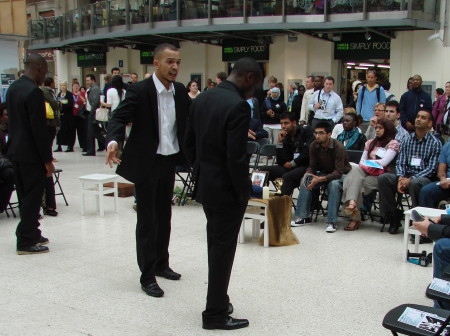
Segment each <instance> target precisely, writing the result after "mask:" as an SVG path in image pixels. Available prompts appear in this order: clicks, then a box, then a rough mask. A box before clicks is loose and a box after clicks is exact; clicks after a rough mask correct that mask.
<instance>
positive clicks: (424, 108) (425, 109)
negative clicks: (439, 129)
mask: <svg viewBox="0 0 450 336" xmlns="http://www.w3.org/2000/svg"><path fill="white" fill-rule="evenodd" d="M419 112H427V113H428V115H429V116H430V117H429V118H428V120H430V121H432V122H434V118H433V112H432V111H431V109H430V108H428V107H421V108H420V109H419V111H417V114H419Z"/></svg>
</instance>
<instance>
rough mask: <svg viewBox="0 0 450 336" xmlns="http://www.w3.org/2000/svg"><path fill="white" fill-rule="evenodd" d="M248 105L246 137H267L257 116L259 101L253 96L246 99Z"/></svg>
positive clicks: (253, 138) (252, 138)
mask: <svg viewBox="0 0 450 336" xmlns="http://www.w3.org/2000/svg"><path fill="white" fill-rule="evenodd" d="M247 103H248V104H249V105H250V109H251V114H250V126H249V129H248V139H249V140H253V141H258V140H259V139H263V138H268V137H269V134H268V133H267V131H266V130H264V128H263V123H262V121H261V119H260V117H259V103H258V99H256V98H255V97H253V98H250V99H247Z"/></svg>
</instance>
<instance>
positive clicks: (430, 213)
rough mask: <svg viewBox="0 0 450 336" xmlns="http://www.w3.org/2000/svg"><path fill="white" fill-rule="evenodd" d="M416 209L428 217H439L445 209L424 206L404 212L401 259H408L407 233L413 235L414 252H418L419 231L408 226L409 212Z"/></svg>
mask: <svg viewBox="0 0 450 336" xmlns="http://www.w3.org/2000/svg"><path fill="white" fill-rule="evenodd" d="M413 210H416V211H417V212H418V213H420V214H421V215H422V216H426V217H429V218H434V217H440V216H441V215H442V214H445V213H446V212H445V210H441V209H433V208H425V207H415V208H413V209H410V210H406V211H405V212H404V214H405V229H404V231H403V261H405V262H406V261H408V245H409V235H410V234H411V235H414V236H415V238H414V253H418V252H419V241H420V232H419V231H417V230H416V229H415V228H414V226H409V220H410V218H411V212H412V211H413Z"/></svg>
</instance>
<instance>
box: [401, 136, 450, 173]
mask: <svg viewBox="0 0 450 336" xmlns="http://www.w3.org/2000/svg"><path fill="white" fill-rule="evenodd" d="M441 148H442V144H441V142H440V141H439V140H438V139H436V138H435V137H434V136H433V135H431V134H430V133H429V132H427V134H425V136H424V137H423V138H422V140H419V138H417V136H416V133H415V132H414V133H411V134H410V135H409V137H407V138H406V139H405V140H404V141H403V143H402V144H401V146H400V152H399V154H398V158H397V176H402V177H410V178H412V179H413V178H417V177H428V178H432V177H434V174H435V173H436V168H437V166H438V158H439V153H440V152H441Z"/></svg>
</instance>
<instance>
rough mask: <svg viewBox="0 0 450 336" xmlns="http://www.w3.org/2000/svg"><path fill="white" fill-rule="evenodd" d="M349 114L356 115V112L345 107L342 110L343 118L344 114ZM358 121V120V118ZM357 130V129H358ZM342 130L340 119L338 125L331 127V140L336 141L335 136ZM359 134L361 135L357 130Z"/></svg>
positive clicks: (352, 108) (351, 108)
mask: <svg viewBox="0 0 450 336" xmlns="http://www.w3.org/2000/svg"><path fill="white" fill-rule="evenodd" d="M349 113H355V114H356V110H355V108H354V107H346V108H345V109H344V116H345V115H346V114H349ZM358 119H359V118H358ZM358 129H359V128H358ZM343 130H344V126H343V125H342V119H341V122H340V123H339V124H336V125H334V127H333V132H332V133H331V137H332V138H333V139H337V136H338V135H339V134H340V133H341V132H342V131H343ZM359 132H360V133H361V130H359Z"/></svg>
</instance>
